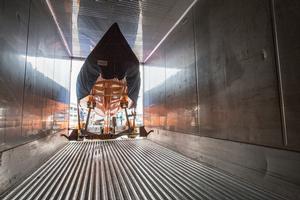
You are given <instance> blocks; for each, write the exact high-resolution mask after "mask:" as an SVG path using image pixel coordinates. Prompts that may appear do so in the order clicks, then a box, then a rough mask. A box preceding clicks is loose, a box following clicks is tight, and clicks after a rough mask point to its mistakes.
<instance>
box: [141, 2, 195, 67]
mask: <svg viewBox="0 0 300 200" xmlns="http://www.w3.org/2000/svg"><path fill="white" fill-rule="evenodd" d="M197 1H198V0H194V1H193V3H191V5H190V6H189V7H188V8H187V9H186V10H185V11H184V13H183V14H182V15H181V17H180V18H179V19H178V20H177V21H176V22H175V24H174V25H173V26H172V27H171V28H170V30H169V31H168V32H167V33H166V35H165V36H164V37H163V38H162V39H161V40H160V41H159V43H158V44H157V45H156V46H155V47H154V49H153V50H152V51H151V52H150V54H149V55H148V56H147V58H146V59H145V60H144V63H145V62H147V60H149V58H150V57H151V56H152V54H153V53H154V52H155V51H156V50H157V49H158V47H159V46H160V45H161V44H162V43H163V42H164V41H165V39H166V38H167V37H168V36H169V35H170V33H171V32H172V31H173V30H174V29H175V28H176V26H177V25H178V24H179V23H180V21H181V20H182V19H183V18H184V17H185V16H186V15H187V13H188V12H189V11H190V10H191V9H192V7H193V6H194V5H195V4H196V2H197Z"/></svg>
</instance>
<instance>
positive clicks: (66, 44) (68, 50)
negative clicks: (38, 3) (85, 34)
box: [46, 0, 72, 57]
mask: <svg viewBox="0 0 300 200" xmlns="http://www.w3.org/2000/svg"><path fill="white" fill-rule="evenodd" d="M46 3H47V6H48V8H49V10H50V13H51V15H52V17H53V20H54V22H55V25H56V27H57V29H58V32H59V35H60V37H61V40H62V42H63V44H64V46H65V48H66V50H67V52H68V54H69V56H70V57H72V53H71V51H70V48H69V46H68V43H67V40H66V38H65V36H64V34H63V32H62V30H61V28H60V25H59V23H58V21H57V18H56V15H55V12H54V10H53V8H52V5H51V3H50V0H46Z"/></svg>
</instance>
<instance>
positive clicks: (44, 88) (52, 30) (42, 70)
mask: <svg viewBox="0 0 300 200" xmlns="http://www.w3.org/2000/svg"><path fill="white" fill-rule="evenodd" d="M0 10H1V11H0V24H1V29H0V46H1V49H0V152H1V151H4V150H7V149H10V148H13V147H15V146H18V145H20V144H24V143H27V142H29V141H34V140H35V139H36V138H41V137H44V136H45V135H48V134H51V133H53V132H57V131H59V130H62V129H65V128H66V127H67V124H68V103H69V81H70V67H71V59H70V58H69V56H68V54H67V53H66V51H65V47H64V46H63V43H62V42H61V38H60V36H59V34H58V31H57V28H56V26H55V23H54V20H53V19H52V16H51V14H50V11H49V9H48V8H47V5H46V2H45V1H39V0H25V1H17V0H4V1H1V4H0Z"/></svg>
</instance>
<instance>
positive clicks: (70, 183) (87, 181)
mask: <svg viewBox="0 0 300 200" xmlns="http://www.w3.org/2000/svg"><path fill="white" fill-rule="evenodd" d="M24 167H26V166H24ZM4 199H5V200H14V199H15V200H22V199H24V200H25V199H26V200H31V199H53V200H59V199H67V200H69V199H74V200H75V199H80V200H85V199H87V200H89V199H95V200H98V199H109V200H115V199H120V200H122V199H126V200H127V199H132V200H142V199H164V200H165V199H177V200H184V199H221V200H223V199H236V200H247V199H258V200H264V199H267V200H269V199H282V198H280V197H279V196H275V195H274V194H270V193H268V192H266V191H263V190H261V189H259V188H257V187H254V186H251V185H249V184H247V183H244V182H242V181H240V180H237V179H235V178H232V177H230V176H228V175H226V174H223V173H220V172H218V171H216V170H214V169H211V168H209V167H207V166H204V165H202V164H199V163H197V162H195V161H193V160H191V159H189V158H186V157H184V156H182V155H180V154H178V153H176V152H173V151H171V150H168V149H166V148H164V147H162V146H159V145H157V144H155V143H153V142H151V141H149V140H117V141H86V142H70V143H69V144H68V145H67V146H66V147H64V148H63V149H62V150H60V151H59V152H58V153H57V154H56V155H55V156H53V157H52V158H51V159H50V160H49V161H47V162H46V163H45V164H44V165H43V166H41V167H40V169H38V170H37V171H36V172H35V173H34V174H32V175H31V176H30V177H29V178H27V179H26V180H25V181H24V182H23V183H21V184H20V185H19V186H18V187H17V188H15V189H14V190H12V191H11V192H10V193H9V194H8V195H7V196H6V197H5V198H4Z"/></svg>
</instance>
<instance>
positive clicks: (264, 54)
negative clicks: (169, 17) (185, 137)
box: [144, 0, 300, 150]
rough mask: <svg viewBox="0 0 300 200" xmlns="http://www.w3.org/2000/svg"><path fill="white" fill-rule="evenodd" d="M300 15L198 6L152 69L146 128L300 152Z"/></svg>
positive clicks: (254, 6)
mask: <svg viewBox="0 0 300 200" xmlns="http://www.w3.org/2000/svg"><path fill="white" fill-rule="evenodd" d="M273 3H274V4H273ZM272 5H274V10H273V6H272ZM298 10H299V1H289V2H288V3H286V2H285V1H281V0H275V1H269V0H263V1H261V0H257V1H246V0H244V1H237V0H229V1H226V2H225V1H221V0H215V1H208V0H200V1H198V2H197V4H196V5H195V6H194V7H193V9H192V10H191V11H190V12H189V13H188V14H187V16H186V17H185V18H184V19H183V20H182V22H181V23H180V24H179V25H178V26H177V27H176V29H175V30H174V31H173V32H172V34H171V35H170V36H169V37H168V38H167V39H166V40H165V41H164V42H163V43H162V45H161V46H160V47H159V48H158V50H157V51H156V52H155V53H154V54H153V55H152V57H151V58H150V59H149V60H148V61H147V62H146V63H145V66H144V70H145V73H144V84H145V88H144V106H145V110H144V113H145V116H144V120H145V125H146V126H148V127H152V128H157V129H162V130H168V131H175V132H181V133H188V134H195V135H199V136H207V137H212V138H219V139H225V140H231V141H239V142H245V143H250V144H258V145H266V146H271V147H279V148H287V149H294V150H300V140H297V139H298V138H299V134H297V133H298V132H299V124H300V123H299V122H300V118H299V116H298V113H299V104H298V103H297V102H299V97H300V95H299V91H300V90H299V87H298V85H300V84H299V80H300V79H299V70H298V65H299V58H298V57H299V56H297V54H299V44H300V39H299V36H298V35H299V31H300V29H299V27H300V26H299V21H300V17H299V12H298ZM273 11H274V12H273ZM273 14H274V16H275V17H273ZM273 22H275V23H273ZM297 33H298V34H297ZM276 35H277V37H276ZM277 44H279V48H278V49H279V52H278V51H277V50H276V46H277ZM278 55H279V59H278V60H279V62H280V63H278V60H277V59H276V58H277V56H278ZM297 72H298V73H297ZM280 75H281V76H280ZM280 77H281V78H282V80H280ZM280 86H283V90H282V91H281V90H280ZM281 97H283V98H282V99H283V101H281ZM297 100H298V101H297ZM282 111H283V114H282V113H281V112H282ZM284 119H285V120H284ZM285 125H286V127H287V131H286V132H285V128H284V127H285Z"/></svg>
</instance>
